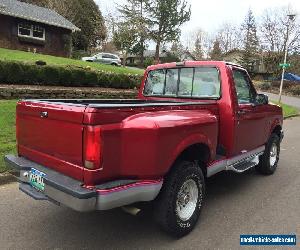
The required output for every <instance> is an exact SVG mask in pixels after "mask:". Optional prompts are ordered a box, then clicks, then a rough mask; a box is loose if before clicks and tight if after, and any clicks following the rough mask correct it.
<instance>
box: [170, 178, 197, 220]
mask: <svg viewBox="0 0 300 250" xmlns="http://www.w3.org/2000/svg"><path fill="white" fill-rule="evenodd" d="M198 195H199V189H198V186H197V183H196V181H194V180H193V179H189V180H186V181H185V182H184V183H183V185H182V186H181V188H180V190H179V193H178V195H177V200H176V213H177V215H178V217H179V218H180V219H181V220H182V221H187V220H189V219H190V218H191V217H192V215H193V213H194V211H195V209H196V206H197V201H198Z"/></svg>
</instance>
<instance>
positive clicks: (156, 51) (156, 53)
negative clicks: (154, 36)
mask: <svg viewBox="0 0 300 250" xmlns="http://www.w3.org/2000/svg"><path fill="white" fill-rule="evenodd" d="M159 49H160V41H157V43H156V49H155V64H158V63H159Z"/></svg>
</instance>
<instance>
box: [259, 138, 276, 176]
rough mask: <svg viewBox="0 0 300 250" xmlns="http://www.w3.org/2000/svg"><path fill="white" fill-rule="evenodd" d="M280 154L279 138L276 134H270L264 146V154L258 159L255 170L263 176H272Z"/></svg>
mask: <svg viewBox="0 0 300 250" xmlns="http://www.w3.org/2000/svg"><path fill="white" fill-rule="evenodd" d="M279 153H280V138H279V136H278V135H277V134H271V136H270V138H269V141H268V142H267V144H266V148H265V152H264V154H263V155H262V156H260V158H259V164H258V165H257V166H256V167H255V169H256V170H257V171H258V172H259V173H261V174H265V175H271V174H273V173H274V172H275V171H276V169H277V165H278V161H279Z"/></svg>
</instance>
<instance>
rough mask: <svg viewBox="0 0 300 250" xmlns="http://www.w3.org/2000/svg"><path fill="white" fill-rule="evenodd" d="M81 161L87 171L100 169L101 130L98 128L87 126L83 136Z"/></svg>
mask: <svg viewBox="0 0 300 250" xmlns="http://www.w3.org/2000/svg"><path fill="white" fill-rule="evenodd" d="M83 143H84V144H83V151H84V152H83V161H84V166H85V167H86V168H88V169H99V168H100V167H101V129H100V127H94V126H87V127H85V128H84V134H83Z"/></svg>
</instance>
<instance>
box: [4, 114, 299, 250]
mask: <svg viewBox="0 0 300 250" xmlns="http://www.w3.org/2000/svg"><path fill="white" fill-rule="evenodd" d="M299 127H300V118H293V119H290V120H286V121H285V139H284V141H283V144H282V151H281V158H280V163H279V168H278V170H277V172H276V173H275V174H274V175H272V176H261V175H258V174H256V173H255V171H254V170H250V171H248V172H247V173H244V174H240V175H238V174H234V173H229V172H227V173H220V174H218V175H216V176H214V177H212V178H211V179H210V180H209V181H208V194H207V199H206V203H205V206H204V208H203V212H202V214H201V220H200V222H199V223H198V224H197V226H196V228H195V230H194V231H193V232H192V233H191V234H189V235H188V236H186V237H184V238H182V239H180V240H175V239H173V238H171V237H169V236H168V235H166V234H165V233H163V232H162V231H160V229H159V228H158V227H157V226H156V225H155V224H154V223H153V220H152V218H151V214H150V213H149V212H146V213H144V214H141V215H140V216H132V215H129V214H126V213H124V212H123V211H121V210H120V209H116V210H112V211H107V212H92V213H85V214H81V213H77V212H74V211H72V210H70V209H68V208H64V207H58V206H56V205H54V204H51V203H48V202H38V201H34V200H32V199H31V198H29V197H27V196H26V195H25V194H23V193H21V192H19V191H18V186H17V184H16V183H12V184H7V185H2V186H0V225H1V226H0V249H239V248H241V247H240V246H239V236H240V234H290V233H296V234H297V236H298V237H297V240H298V249H299V246H300V245H299V238H300V193H299V190H300V150H299V149H300V132H299ZM253 248H255V249H262V248H261V247H259V248H257V247H253ZM243 249H252V248H250V247H247V248H245V247H244V248H243ZM266 249H270V248H266ZM271 249H283V248H282V247H277V248H274V247H272V248H271ZM289 249H296V247H295V248H289Z"/></svg>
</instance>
